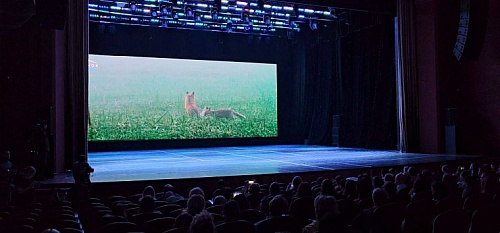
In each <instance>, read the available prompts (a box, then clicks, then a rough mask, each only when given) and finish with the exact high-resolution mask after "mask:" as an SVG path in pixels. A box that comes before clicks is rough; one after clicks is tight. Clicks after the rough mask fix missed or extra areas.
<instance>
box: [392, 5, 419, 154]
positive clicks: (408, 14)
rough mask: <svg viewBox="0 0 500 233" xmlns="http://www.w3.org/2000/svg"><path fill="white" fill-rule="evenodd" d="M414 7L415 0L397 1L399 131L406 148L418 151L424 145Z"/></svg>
mask: <svg viewBox="0 0 500 233" xmlns="http://www.w3.org/2000/svg"><path fill="white" fill-rule="evenodd" d="M414 11H415V2H414V1H413V0H399V1H397V16H398V17H397V19H398V21H397V29H398V30H397V37H398V41H397V43H396V44H397V61H398V62H397V64H398V66H397V69H398V76H397V80H398V85H397V88H398V89H397V90H398V118H399V125H398V131H399V150H400V151H402V152H417V151H418V150H419V146H420V134H419V123H418V122H419V118H418V115H419V114H418V101H419V98H418V80H417V62H416V42H415V35H416V33H415V19H414Z"/></svg>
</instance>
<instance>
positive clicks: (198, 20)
mask: <svg viewBox="0 0 500 233" xmlns="http://www.w3.org/2000/svg"><path fill="white" fill-rule="evenodd" d="M194 21H196V22H201V14H200V13H199V12H196V11H195V12H194Z"/></svg>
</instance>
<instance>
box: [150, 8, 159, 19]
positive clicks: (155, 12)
mask: <svg viewBox="0 0 500 233" xmlns="http://www.w3.org/2000/svg"><path fill="white" fill-rule="evenodd" d="M151 17H152V18H156V17H158V10H156V8H151Z"/></svg>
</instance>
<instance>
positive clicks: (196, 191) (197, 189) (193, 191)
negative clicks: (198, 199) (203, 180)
mask: <svg viewBox="0 0 500 233" xmlns="http://www.w3.org/2000/svg"><path fill="white" fill-rule="evenodd" d="M194 194H198V195H202V196H203V197H205V192H203V189H201V188H200V187H194V188H192V189H191V190H190V191H189V196H190V197H191V196H193V195H194Z"/></svg>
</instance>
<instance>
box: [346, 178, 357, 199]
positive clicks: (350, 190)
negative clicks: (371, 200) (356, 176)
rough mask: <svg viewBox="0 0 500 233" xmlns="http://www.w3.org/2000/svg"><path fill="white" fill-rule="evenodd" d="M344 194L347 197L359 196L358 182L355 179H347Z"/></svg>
mask: <svg viewBox="0 0 500 233" xmlns="http://www.w3.org/2000/svg"><path fill="white" fill-rule="evenodd" d="M343 195H344V196H345V197H346V198H350V199H353V198H355V197H357V196H358V191H356V182H355V181H354V180H350V179H348V180H346V181H345V189H344V193H343Z"/></svg>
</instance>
